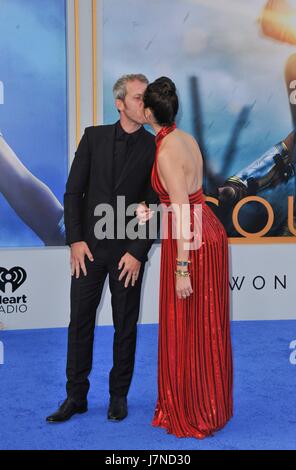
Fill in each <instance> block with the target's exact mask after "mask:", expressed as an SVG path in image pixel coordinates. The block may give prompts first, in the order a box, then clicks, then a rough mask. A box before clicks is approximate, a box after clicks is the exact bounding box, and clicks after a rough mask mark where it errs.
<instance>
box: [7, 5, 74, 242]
mask: <svg viewBox="0 0 296 470" xmlns="http://www.w3.org/2000/svg"><path fill="white" fill-rule="evenodd" d="M41 3H42V6H41ZM0 81H1V82H3V84H4V103H3V104H1V105H0V130H1V131H2V133H3V135H4V137H5V140H6V141H7V143H8V144H9V145H10V146H11V147H12V148H13V150H14V151H15V152H16V154H17V156H18V157H19V159H20V160H21V161H22V163H23V164H24V165H25V166H26V167H27V168H28V169H29V170H30V171H31V172H32V173H33V174H34V175H35V176H36V177H37V178H39V179H40V180H41V181H42V182H44V183H45V184H46V185H47V186H48V187H49V188H50V189H51V190H52V191H53V193H54V194H55V196H56V197H57V198H58V199H59V201H60V202H61V203H62V198H63V193H64V187H65V181H66V177H67V167H68V164H67V160H68V155H67V89H66V85H67V84H66V16H65V1H64V0H42V2H40V0H26V1H23V0H0ZM0 217H1V229H0V246H10V245H11V246H34V245H35V246H38V245H43V243H42V242H41V240H40V239H39V238H38V237H37V236H36V235H35V233H33V232H32V231H31V230H30V229H29V228H28V227H27V226H26V225H25V224H24V223H23V222H22V221H21V220H20V219H19V217H18V216H17V215H16V214H15V213H14V211H13V210H12V209H11V208H10V206H9V205H8V203H7V201H6V200H5V199H4V197H3V196H1V194H0ZM45 217H46V214H45Z"/></svg>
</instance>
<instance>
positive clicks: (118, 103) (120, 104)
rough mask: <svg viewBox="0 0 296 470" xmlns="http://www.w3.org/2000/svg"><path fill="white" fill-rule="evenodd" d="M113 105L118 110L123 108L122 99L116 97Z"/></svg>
mask: <svg viewBox="0 0 296 470" xmlns="http://www.w3.org/2000/svg"><path fill="white" fill-rule="evenodd" d="M115 106H116V108H117V110H118V111H119V112H120V111H122V110H123V109H124V104H123V101H122V100H120V99H118V98H117V99H116V100H115Z"/></svg>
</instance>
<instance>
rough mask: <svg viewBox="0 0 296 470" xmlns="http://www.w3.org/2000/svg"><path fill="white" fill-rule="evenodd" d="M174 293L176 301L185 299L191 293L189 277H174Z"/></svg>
mask: <svg viewBox="0 0 296 470" xmlns="http://www.w3.org/2000/svg"><path fill="white" fill-rule="evenodd" d="M176 293H177V297H178V299H187V297H189V296H190V295H191V294H192V293H193V289H192V287H191V280H190V276H186V277H185V276H177V275H176Z"/></svg>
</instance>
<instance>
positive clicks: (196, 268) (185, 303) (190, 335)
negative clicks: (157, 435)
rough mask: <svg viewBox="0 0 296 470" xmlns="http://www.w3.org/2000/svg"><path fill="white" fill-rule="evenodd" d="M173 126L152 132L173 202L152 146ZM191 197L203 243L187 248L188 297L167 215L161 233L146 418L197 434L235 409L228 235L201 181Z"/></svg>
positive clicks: (156, 183) (181, 433) (162, 194)
mask: <svg viewBox="0 0 296 470" xmlns="http://www.w3.org/2000/svg"><path fill="white" fill-rule="evenodd" d="M175 127H176V126H175V124H174V125H173V126H171V127H163V128H162V129H161V130H160V131H159V133H158V134H157V136H156V146H157V148H156V156H155V162H154V166H153V170H152V175H151V182H152V186H153V188H154V190H155V191H156V193H158V195H159V199H160V202H161V203H162V204H164V205H165V206H169V205H170V204H171V203H170V200H169V195H168V193H167V192H166V191H165V190H164V188H163V186H162V184H161V181H160V179H159V176H158V170H157V153H158V149H159V146H160V144H161V141H162V139H163V138H164V137H165V136H166V135H167V134H168V133H169V132H171V131H173V130H174V129H175ZM189 203H190V215H192V214H191V212H192V211H193V210H194V209H193V208H194V205H195V204H201V206H199V207H201V212H202V244H201V246H200V248H198V249H195V250H190V254H189V259H190V261H191V264H190V265H189V271H190V274H191V276H190V278H191V284H192V289H193V294H191V296H190V297H188V298H186V299H178V298H177V295H176V290H175V270H176V258H177V240H176V239H174V238H173V237H172V230H171V227H170V226H169V225H170V221H171V219H170V218H169V217H168V230H167V238H165V237H163V238H162V241H161V267H160V292H159V345H158V399H157V404H156V409H155V414H154V418H153V421H152V424H153V426H160V427H162V428H165V429H166V430H167V432H168V433H172V434H175V435H176V436H177V437H195V438H198V439H203V438H205V437H207V436H210V435H213V433H214V432H215V431H217V430H219V429H221V428H222V427H223V426H224V425H225V424H226V423H227V421H228V420H229V419H230V418H231V416H232V413H233V398H232V384H233V369H232V348H231V338H230V312H229V265H228V240H227V235H226V232H225V229H224V227H223V225H222V224H221V222H220V221H219V219H218V218H217V217H216V216H215V214H214V213H213V211H212V210H211V209H210V208H209V207H208V206H207V204H206V202H205V199H204V195H203V192H202V188H200V189H199V190H198V191H196V192H195V193H192V194H190V195H189ZM171 223H172V221H171Z"/></svg>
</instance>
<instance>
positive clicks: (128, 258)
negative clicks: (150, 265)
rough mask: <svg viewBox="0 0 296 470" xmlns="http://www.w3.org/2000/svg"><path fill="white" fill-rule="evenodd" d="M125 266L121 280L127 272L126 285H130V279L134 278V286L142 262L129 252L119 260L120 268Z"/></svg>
mask: <svg viewBox="0 0 296 470" xmlns="http://www.w3.org/2000/svg"><path fill="white" fill-rule="evenodd" d="M123 266H124V268H123V270H122V271H121V273H120V276H119V278H118V279H119V281H121V279H122V278H123V277H124V276H125V275H126V274H127V276H126V278H125V283H124V287H128V285H129V282H130V280H132V286H134V285H135V282H136V280H137V279H138V276H139V271H140V268H141V262H140V261H138V260H137V259H136V258H134V256H132V255H130V254H129V253H125V254H124V255H123V256H122V258H121V259H120V261H119V264H118V269H122V267H123Z"/></svg>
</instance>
